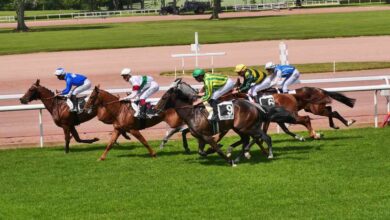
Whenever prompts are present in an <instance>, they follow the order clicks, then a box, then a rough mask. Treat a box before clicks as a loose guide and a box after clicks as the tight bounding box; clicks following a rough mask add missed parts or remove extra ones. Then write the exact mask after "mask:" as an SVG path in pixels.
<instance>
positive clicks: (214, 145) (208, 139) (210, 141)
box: [202, 136, 236, 167]
mask: <svg viewBox="0 0 390 220" xmlns="http://www.w3.org/2000/svg"><path fill="white" fill-rule="evenodd" d="M202 138H203V140H205V142H206V143H208V144H210V146H211V147H212V148H213V149H214V150H215V151H216V152H217V153H218V155H219V156H221V157H222V158H223V159H225V160H226V162H228V163H229V164H230V165H231V166H233V167H235V166H236V164H234V161H233V160H231V159H230V158H228V157H227V156H226V155H225V154H224V153H223V152H222V150H221V148H220V147H219V146H218V143H217V142H216V141H214V138H213V137H212V136H202Z"/></svg>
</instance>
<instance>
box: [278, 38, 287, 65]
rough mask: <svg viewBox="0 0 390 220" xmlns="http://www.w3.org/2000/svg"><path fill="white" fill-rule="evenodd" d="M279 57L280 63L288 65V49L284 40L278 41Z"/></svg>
mask: <svg viewBox="0 0 390 220" xmlns="http://www.w3.org/2000/svg"><path fill="white" fill-rule="evenodd" d="M279 59H280V64H282V65H288V50H287V45H286V44H285V43H284V42H280V43H279Z"/></svg>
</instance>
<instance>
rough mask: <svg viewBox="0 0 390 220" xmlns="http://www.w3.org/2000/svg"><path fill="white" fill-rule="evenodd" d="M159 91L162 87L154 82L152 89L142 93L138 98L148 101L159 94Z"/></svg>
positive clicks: (151, 84) (151, 85)
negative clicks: (155, 94)
mask: <svg viewBox="0 0 390 220" xmlns="http://www.w3.org/2000/svg"><path fill="white" fill-rule="evenodd" d="M159 89H160V87H159V86H158V84H157V83H156V82H155V81H152V82H151V83H150V87H149V88H147V89H145V90H143V91H141V93H140V94H139V96H138V97H139V99H147V98H149V97H150V96H152V95H153V94H154V93H156V92H158V90H159Z"/></svg>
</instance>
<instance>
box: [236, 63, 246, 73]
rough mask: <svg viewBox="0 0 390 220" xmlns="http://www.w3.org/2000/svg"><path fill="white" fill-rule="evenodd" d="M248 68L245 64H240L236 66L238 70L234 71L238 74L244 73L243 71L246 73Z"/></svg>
mask: <svg viewBox="0 0 390 220" xmlns="http://www.w3.org/2000/svg"><path fill="white" fill-rule="evenodd" d="M246 69H247V68H246V66H245V65H244V64H238V65H237V66H236V69H235V70H234V72H236V73H239V72H242V71H246Z"/></svg>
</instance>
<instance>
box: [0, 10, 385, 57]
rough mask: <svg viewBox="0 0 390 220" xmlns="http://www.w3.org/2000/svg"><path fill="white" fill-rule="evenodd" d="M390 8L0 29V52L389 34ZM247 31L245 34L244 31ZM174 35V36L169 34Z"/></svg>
mask: <svg viewBox="0 0 390 220" xmlns="http://www.w3.org/2000/svg"><path fill="white" fill-rule="evenodd" d="M389 19H390V13H388V11H375V12H356V13H337V14H311V15H292V16H270V17H258V18H235V19H223V20H219V21H210V20H191V21H159V22H140V23H120V24H119V23H118V24H96V25H84V26H62V27H61V26H56V27H45V28H35V29H33V30H32V31H30V32H29V33H23V34H19V33H14V32H13V31H12V30H7V29H0V41H1V42H7V44H0V54H13V53H29V52H41V51H63V50H87V49H103V48H124V47H147V46H161V45H187V44H190V43H192V42H193V34H194V32H195V31H198V32H199V34H200V36H201V43H202V44H206V43H223V42H240V41H255V40H277V39H312V38H329V37H353V36H376V35H389V34H390V23H389V22H388V20H389ZM243 33H249V34H243ZM172 36H175V37H172Z"/></svg>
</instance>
